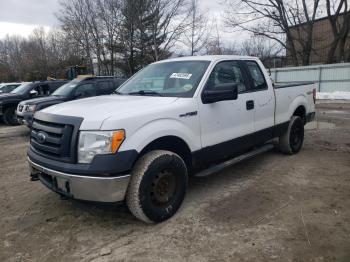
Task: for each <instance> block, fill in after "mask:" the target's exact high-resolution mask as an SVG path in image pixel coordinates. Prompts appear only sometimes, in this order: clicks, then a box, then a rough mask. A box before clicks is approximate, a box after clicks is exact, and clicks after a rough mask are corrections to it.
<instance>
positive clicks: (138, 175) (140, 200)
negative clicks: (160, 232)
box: [126, 150, 188, 223]
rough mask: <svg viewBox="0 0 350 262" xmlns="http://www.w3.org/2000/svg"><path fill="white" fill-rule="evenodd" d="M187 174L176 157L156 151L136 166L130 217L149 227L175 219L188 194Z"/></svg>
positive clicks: (129, 197) (128, 198) (129, 194)
mask: <svg viewBox="0 0 350 262" xmlns="http://www.w3.org/2000/svg"><path fill="white" fill-rule="evenodd" d="M187 182H188V173H187V168H186V165H185V162H184V161H183V160H182V158H181V157H180V156H178V155H177V154H175V153H173V152H170V151H165V150H154V151H151V152H149V153H147V154H145V155H144V156H142V157H141V158H140V159H139V160H138V161H137V162H136V164H135V166H134V168H133V170H132V174H131V180H130V183H129V187H128V190H127V193H126V203H127V205H128V207H129V209H130V211H131V213H132V214H133V215H134V216H135V217H137V218H138V219H140V220H142V221H144V222H146V223H159V222H162V221H165V220H167V219H169V218H170V217H172V216H173V215H174V214H175V213H176V211H177V210H178V209H179V207H180V206H181V203H182V201H183V199H184V197H185V194H186V188H187Z"/></svg>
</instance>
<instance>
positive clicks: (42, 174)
mask: <svg viewBox="0 0 350 262" xmlns="http://www.w3.org/2000/svg"><path fill="white" fill-rule="evenodd" d="M28 162H29V167H30V173H31V177H32V178H38V179H40V181H41V182H42V183H43V184H44V185H45V186H46V187H48V188H49V189H51V190H52V191H54V192H56V193H59V194H61V195H65V196H67V197H70V198H74V199H79V200H86V201H96V202H120V201H123V200H124V199H125V194H126V190H127V187H128V184H129V180H130V174H126V175H122V176H116V177H110V176H109V177H100V176H99V177H96V176H80V175H74V174H67V173H63V172H59V171H55V170H52V169H49V168H46V167H43V166H41V165H39V164H36V163H34V162H33V161H32V160H31V159H30V158H28Z"/></svg>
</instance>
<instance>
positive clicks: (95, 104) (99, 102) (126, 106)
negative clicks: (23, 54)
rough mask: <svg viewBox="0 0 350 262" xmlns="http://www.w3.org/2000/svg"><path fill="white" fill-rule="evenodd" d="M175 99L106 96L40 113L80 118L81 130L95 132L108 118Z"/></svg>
mask: <svg viewBox="0 0 350 262" xmlns="http://www.w3.org/2000/svg"><path fill="white" fill-rule="evenodd" d="M177 99H178V98H177V97H155V96H130V95H108V96H98V97H91V98H86V99H80V100H76V101H71V102H67V103H63V104H58V105H54V106H50V107H48V108H46V109H43V110H42V111H41V112H44V113H50V114H55V115H66V116H75V117H82V118H84V121H83V123H82V125H81V127H80V128H81V129H85V130H97V129H100V127H101V126H102V124H103V121H105V120H106V119H108V118H109V117H112V116H113V117H120V118H124V117H126V116H128V115H133V114H135V113H138V112H140V113H144V112H145V111H150V110H154V109H156V108H159V107H162V106H164V105H168V104H170V103H173V102H174V101H176V100H177Z"/></svg>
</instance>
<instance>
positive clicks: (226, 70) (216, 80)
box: [205, 61, 247, 93]
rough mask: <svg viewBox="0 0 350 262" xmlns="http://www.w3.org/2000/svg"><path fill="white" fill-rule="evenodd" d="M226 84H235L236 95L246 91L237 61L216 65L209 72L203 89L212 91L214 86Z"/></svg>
mask: <svg viewBox="0 0 350 262" xmlns="http://www.w3.org/2000/svg"><path fill="white" fill-rule="evenodd" d="M228 83H232V84H236V85H237V87H238V93H242V92H244V91H246V90H247V89H246V84H245V81H244V78H243V74H242V71H241V68H240V66H239V64H238V62H237V61H224V62H220V63H218V64H217V65H216V66H215V67H214V69H213V71H212V72H211V74H210V76H209V79H208V82H207V84H206V86H205V88H207V89H214V88H215V86H216V85H219V84H228Z"/></svg>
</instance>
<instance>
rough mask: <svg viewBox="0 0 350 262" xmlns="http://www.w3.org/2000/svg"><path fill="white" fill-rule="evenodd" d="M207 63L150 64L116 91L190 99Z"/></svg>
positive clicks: (176, 62)
mask: <svg viewBox="0 0 350 262" xmlns="http://www.w3.org/2000/svg"><path fill="white" fill-rule="evenodd" d="M209 64H210V62H209V61H174V62H165V63H159V64H151V65H148V66H147V67H145V68H144V69H143V70H141V71H140V72H138V73H137V74H135V76H134V77H132V78H131V79H130V80H129V81H127V82H126V83H125V84H123V85H122V86H121V87H120V88H118V89H117V93H119V94H126V95H127V94H129V95H159V96H175V97H192V96H193V94H194V92H195V91H196V88H197V86H198V84H199V82H200V80H201V79H202V76H203V74H204V72H205V70H206V69H207V67H208V65H209Z"/></svg>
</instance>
